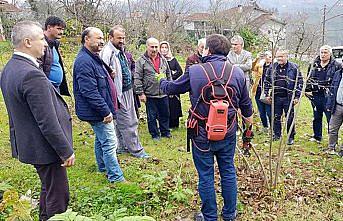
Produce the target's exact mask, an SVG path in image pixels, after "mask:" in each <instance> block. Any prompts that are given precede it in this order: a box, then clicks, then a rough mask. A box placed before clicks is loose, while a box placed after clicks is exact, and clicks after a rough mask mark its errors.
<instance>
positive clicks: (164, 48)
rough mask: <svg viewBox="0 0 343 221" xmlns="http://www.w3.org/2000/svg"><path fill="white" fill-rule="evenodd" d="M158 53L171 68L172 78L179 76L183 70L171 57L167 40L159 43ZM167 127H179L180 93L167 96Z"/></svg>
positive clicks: (180, 115) (180, 112)
mask: <svg viewBox="0 0 343 221" xmlns="http://www.w3.org/2000/svg"><path fill="white" fill-rule="evenodd" d="M160 53H161V54H162V55H163V57H165V58H166V59H167V61H168V65H169V68H170V70H171V74H172V78H173V80H176V79H177V78H179V77H180V76H181V75H182V74H183V72H182V68H181V66H180V64H179V62H178V61H177V60H176V58H175V57H173V55H172V52H171V48H170V45H169V43H168V42H166V41H162V42H161V43H160ZM169 111H170V117H169V127H170V128H177V127H179V118H180V117H182V109H181V100H180V95H172V96H169Z"/></svg>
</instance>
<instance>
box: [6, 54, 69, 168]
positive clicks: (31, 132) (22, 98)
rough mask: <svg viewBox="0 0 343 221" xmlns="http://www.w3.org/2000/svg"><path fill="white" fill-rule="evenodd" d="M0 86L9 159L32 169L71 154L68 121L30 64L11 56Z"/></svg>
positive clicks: (51, 90) (53, 93) (51, 89)
mask: <svg viewBox="0 0 343 221" xmlns="http://www.w3.org/2000/svg"><path fill="white" fill-rule="evenodd" d="M0 83H1V90H2V94H3V97H4V100H5V104H6V108H7V112H8V116H9V125H10V141H11V146H12V156H13V157H15V158H18V159H19V160H20V161H21V162H23V163H28V164H34V165H39V164H50V163H58V162H62V161H65V160H67V159H68V158H69V157H70V156H71V155H72V154H73V152H74V151H73V148H72V146H73V143H72V127H71V117H70V114H69V111H68V106H67V104H66V103H65V101H64V100H63V98H62V96H61V95H60V94H59V93H58V92H57V90H56V89H55V87H54V86H53V85H52V84H51V83H50V82H49V80H48V78H47V77H46V75H45V74H44V72H43V71H42V70H40V69H39V68H38V67H37V66H36V65H35V64H34V63H33V61H31V60H29V59H28V58H25V57H23V56H19V55H16V54H15V55H13V57H12V58H11V59H10V60H9V62H8V63H7V64H6V66H5V68H4V70H3V72H2V74H1V82H0Z"/></svg>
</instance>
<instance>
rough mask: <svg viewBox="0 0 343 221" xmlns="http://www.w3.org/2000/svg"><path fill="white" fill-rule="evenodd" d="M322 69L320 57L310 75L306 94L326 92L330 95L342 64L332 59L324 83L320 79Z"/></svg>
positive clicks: (327, 67)
mask: <svg viewBox="0 0 343 221" xmlns="http://www.w3.org/2000/svg"><path fill="white" fill-rule="evenodd" d="M321 68H322V67H321V66H320V57H319V56H318V57H317V58H316V59H315V61H314V63H313V64H312V71H311V72H310V73H309V77H308V80H307V84H306V92H314V93H318V92H324V94H326V95H327V94H328V92H329V88H330V85H331V82H332V79H333V78H334V75H335V73H336V71H337V70H339V69H340V68H341V64H340V63H339V62H337V61H336V60H335V59H334V58H331V59H330V62H329V64H328V65H327V66H326V77H325V80H324V81H320V80H318V79H319V71H320V69H321Z"/></svg>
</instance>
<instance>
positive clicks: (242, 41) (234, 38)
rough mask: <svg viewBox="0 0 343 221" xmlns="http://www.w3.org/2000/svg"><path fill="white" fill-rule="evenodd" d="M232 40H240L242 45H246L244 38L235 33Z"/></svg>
mask: <svg viewBox="0 0 343 221" xmlns="http://www.w3.org/2000/svg"><path fill="white" fill-rule="evenodd" d="M230 41H231V43H232V42H239V43H240V44H241V45H242V47H244V39H243V38H242V37H241V36H240V35H234V36H233V37H232V38H231V40H230Z"/></svg>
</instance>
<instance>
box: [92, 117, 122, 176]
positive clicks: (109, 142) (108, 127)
mask: <svg viewBox="0 0 343 221" xmlns="http://www.w3.org/2000/svg"><path fill="white" fill-rule="evenodd" d="M91 126H92V128H93V131H94V133H95V143H94V151H95V157H96V162H97V164H98V168H99V171H100V172H106V174H107V178H108V180H109V181H110V182H120V181H123V180H124V176H123V172H122V170H121V169H120V166H119V163H118V159H117V155H116V149H117V145H118V142H117V137H116V133H115V130H114V124H113V122H111V123H108V124H105V123H103V122H96V123H91Z"/></svg>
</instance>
